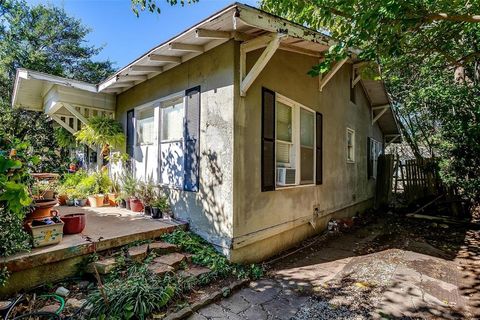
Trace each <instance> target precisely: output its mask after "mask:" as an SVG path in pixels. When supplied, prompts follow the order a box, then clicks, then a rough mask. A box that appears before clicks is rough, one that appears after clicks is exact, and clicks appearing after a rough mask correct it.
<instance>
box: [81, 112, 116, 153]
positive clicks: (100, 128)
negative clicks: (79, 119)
mask: <svg viewBox="0 0 480 320" xmlns="http://www.w3.org/2000/svg"><path fill="white" fill-rule="evenodd" d="M75 137H76V138H77V141H79V142H82V143H85V144H88V145H92V146H97V147H101V148H102V151H101V152H102V154H103V155H104V156H106V155H108V154H109V152H110V147H113V148H118V147H120V146H122V145H123V144H124V143H125V135H124V133H123V128H122V125H121V124H120V123H119V122H118V121H116V120H114V119H112V118H108V117H93V118H91V119H90V120H89V122H88V124H86V125H85V126H83V127H82V129H81V130H80V131H78V132H77V133H75Z"/></svg>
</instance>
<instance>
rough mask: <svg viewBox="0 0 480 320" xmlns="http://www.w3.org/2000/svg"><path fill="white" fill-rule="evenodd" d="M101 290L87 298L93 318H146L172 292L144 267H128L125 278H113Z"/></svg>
mask: <svg viewBox="0 0 480 320" xmlns="http://www.w3.org/2000/svg"><path fill="white" fill-rule="evenodd" d="M102 289H103V290H102ZM102 289H97V290H96V291H94V292H93V293H92V294H90V295H89V297H88V303H89V304H90V305H91V306H92V309H91V314H90V316H91V317H94V318H95V319H98V318H100V319H101V318H104V319H131V318H134V317H135V318H138V319H145V318H146V317H147V316H149V315H150V314H151V313H152V312H153V311H155V310H159V309H160V308H162V307H163V306H165V305H166V304H167V303H168V302H169V301H170V299H171V298H172V297H173V295H174V292H175V289H174V288H173V287H172V286H170V285H169V284H165V283H164V282H162V280H161V279H160V278H159V277H157V276H155V275H152V274H151V273H150V272H148V271H147V270H146V268H145V267H144V266H141V267H139V266H135V267H131V268H130V269H129V270H128V275H127V276H126V277H125V278H116V279H113V280H111V281H109V282H107V283H105V284H104V286H103V287H102ZM105 300H106V301H105Z"/></svg>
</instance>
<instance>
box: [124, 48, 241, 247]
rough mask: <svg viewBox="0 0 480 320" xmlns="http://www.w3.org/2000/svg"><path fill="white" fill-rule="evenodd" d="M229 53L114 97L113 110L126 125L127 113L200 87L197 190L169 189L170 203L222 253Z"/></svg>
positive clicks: (227, 205) (228, 209)
mask: <svg viewBox="0 0 480 320" xmlns="http://www.w3.org/2000/svg"><path fill="white" fill-rule="evenodd" d="M234 49H235V44H234V42H233V41H230V42H227V43H225V44H223V45H221V46H219V47H216V48H214V49H212V50H210V51H208V52H206V53H204V54H202V55H200V56H198V57H196V58H194V59H191V60H189V61H187V62H185V63H182V64H181V65H179V66H177V67H175V68H172V69H170V70H168V71H166V72H164V73H162V74H160V75H158V76H156V77H154V78H152V79H151V80H148V81H145V82H143V83H141V84H139V85H137V86H135V87H133V88H132V89H130V90H128V91H126V92H124V93H122V94H120V95H118V97H117V112H116V114H117V117H118V120H119V121H121V122H122V123H123V124H124V126H126V112H127V110H130V109H132V108H135V107H137V106H140V105H143V104H145V103H148V102H150V101H154V100H156V99H160V98H163V97H166V96H168V95H170V94H174V93H177V92H180V91H184V90H186V89H189V88H192V87H195V86H197V85H200V86H201V98H200V99H201V116H200V117H201V119H200V157H201V160H200V190H199V192H197V193H194V192H184V191H179V190H173V189H170V202H171V204H172V209H173V211H174V214H175V216H176V217H178V218H181V219H183V220H187V221H189V222H190V227H191V229H192V230H193V231H195V232H196V233H198V234H200V235H201V236H202V237H204V238H205V239H207V240H208V241H210V242H211V243H213V244H215V245H217V246H218V248H219V250H221V251H222V252H225V253H228V248H229V247H230V240H231V238H232V236H233V208H232V204H233V196H232V189H233V181H232V179H233V174H232V170H233V161H232V159H233V81H234V73H233V72H234V67H233V61H234ZM138 160H141V159H138Z"/></svg>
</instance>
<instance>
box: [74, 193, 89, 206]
mask: <svg viewBox="0 0 480 320" xmlns="http://www.w3.org/2000/svg"><path fill="white" fill-rule="evenodd" d="M87 196H88V193H86V192H85V190H83V189H82V188H78V189H77V190H75V191H74V193H73V203H74V205H75V206H76V207H85V206H86V205H87Z"/></svg>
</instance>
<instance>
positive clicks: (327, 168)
mask: <svg viewBox="0 0 480 320" xmlns="http://www.w3.org/2000/svg"><path fill="white" fill-rule="evenodd" d="M333 43H334V41H333V40H332V39H331V38H329V37H328V36H326V35H324V34H321V33H319V32H315V31H313V30H310V29H307V28H305V27H303V26H301V25H298V24H295V23H292V22H289V21H287V20H284V19H281V18H279V17H276V16H273V15H271V14H268V13H266V12H263V11H261V10H258V9H256V8H253V7H250V6H246V5H243V4H238V3H235V4H233V5H231V6H228V7H226V8H225V9H223V10H221V11H219V12H218V13H216V14H214V15H213V16H211V17H209V18H207V19H205V20H204V21H202V22H200V23H198V24H197V25H195V26H193V27H192V28H190V29H188V30H186V31H185V32H183V33H181V34H179V35H178V36H176V37H174V38H172V39H170V40H168V41H166V42H165V43H163V44H161V45H159V46H157V47H155V48H153V49H152V50H150V51H149V52H147V53H146V54H144V55H142V56H141V57H139V58H138V59H136V60H135V61H133V62H132V63H130V64H129V65H127V66H125V67H124V68H122V69H120V70H119V71H118V72H117V73H115V74H114V75H113V76H111V77H110V78H108V79H106V80H105V81H103V82H102V83H100V84H97V85H94V84H88V83H84V82H80V81H75V80H70V79H64V78H59V77H55V76H51V75H47V74H42V73H40V72H36V71H31V70H25V69H19V70H18V72H17V78H16V82H15V88H14V97H13V105H14V106H15V107H21V108H26V109H31V110H37V111H41V112H45V113H46V114H48V115H49V116H50V117H51V118H52V119H53V120H54V121H56V122H57V123H58V124H59V125H61V126H63V127H65V128H66V129H67V130H69V131H70V132H75V131H76V130H78V128H79V127H80V126H81V125H82V123H86V122H87V121H88V118H89V117H91V116H93V115H107V116H113V117H115V118H116V119H118V121H120V122H121V123H122V124H123V125H124V129H125V133H126V136H127V139H126V140H127V142H126V146H125V150H126V151H127V152H128V153H129V154H130V155H131V157H132V161H133V165H134V171H135V174H136V175H137V177H138V178H141V179H145V178H148V177H152V178H153V179H154V180H155V181H156V183H158V185H161V186H164V187H165V188H166V189H167V190H168V193H169V198H170V203H171V206H172V209H173V212H174V215H175V217H177V218H179V219H184V220H187V221H188V222H189V223H190V228H191V229H192V230H193V231H194V232H196V233H197V234H199V235H201V236H202V237H203V238H205V239H207V240H208V241H209V242H211V243H212V244H214V245H215V246H216V247H217V248H218V250H220V251H222V252H223V253H224V254H225V255H227V256H228V257H229V258H230V259H231V260H232V261H259V260H261V259H264V258H266V257H268V256H271V255H274V254H276V253H278V252H279V251H281V250H284V249H286V248H288V247H290V246H292V245H294V244H296V243H298V242H299V241H301V240H303V239H305V238H306V237H308V236H311V235H313V234H315V233H318V232H320V231H322V230H324V229H325V228H326V225H327V223H328V221H329V219H331V218H332V217H347V216H352V215H354V214H356V213H358V212H362V211H364V210H366V209H367V208H370V207H372V205H373V203H374V197H375V184H376V179H375V177H376V160H377V157H378V155H379V154H380V153H381V152H382V150H383V149H384V147H385V145H386V144H388V143H392V142H395V141H398V140H399V130H398V127H397V123H396V120H395V116H394V113H393V111H392V109H391V108H390V102H389V98H388V96H387V94H386V92H385V88H384V85H383V83H382V82H381V81H373V80H362V79H361V78H360V76H359V75H358V74H357V72H356V70H357V68H358V66H359V63H361V62H359V61H358V60H357V58H356V55H355V52H352V54H351V56H350V57H349V58H347V59H344V60H342V61H339V62H337V63H336V64H335V65H334V66H332V68H331V70H330V71H329V72H328V74H326V75H323V77H320V78H318V77H310V76H309V75H307V72H308V71H309V70H310V69H311V68H312V66H314V65H316V64H318V62H319V60H320V59H321V58H322V55H323V53H324V52H325V51H326V50H328V48H329V46H331V45H332V44H333ZM112 170H113V169H112Z"/></svg>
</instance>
